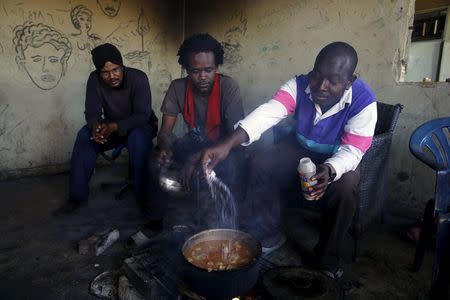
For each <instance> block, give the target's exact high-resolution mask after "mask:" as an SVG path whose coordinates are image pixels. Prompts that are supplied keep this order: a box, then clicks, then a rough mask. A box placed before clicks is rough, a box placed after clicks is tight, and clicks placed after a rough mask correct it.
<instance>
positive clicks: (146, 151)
mask: <svg viewBox="0 0 450 300" xmlns="http://www.w3.org/2000/svg"><path fill="white" fill-rule="evenodd" d="M120 144H125V145H126V147H127V149H128V153H129V161H130V164H129V165H130V168H131V174H132V176H133V180H134V191H135V193H136V197H137V199H138V200H139V201H145V200H146V198H147V195H146V188H145V187H146V185H147V184H148V169H147V162H148V157H149V155H150V152H151V151H152V131H151V129H150V127H139V128H134V129H131V130H130V131H129V132H128V135H126V136H118V135H117V134H111V136H110V137H109V138H108V142H107V143H105V144H103V145H102V144H99V143H96V142H95V141H93V140H91V129H90V128H89V127H88V126H87V125H86V126H84V127H83V128H81V129H80V131H79V132H78V135H77V139H76V141H75V145H74V146H73V152H72V158H71V160H70V187H69V190H70V191H69V197H70V201H74V202H83V201H87V200H88V197H89V181H90V179H91V176H92V172H93V171H94V168H95V162H96V160H97V157H98V155H99V154H100V152H102V151H106V150H109V149H113V148H115V147H116V146H118V145H120Z"/></svg>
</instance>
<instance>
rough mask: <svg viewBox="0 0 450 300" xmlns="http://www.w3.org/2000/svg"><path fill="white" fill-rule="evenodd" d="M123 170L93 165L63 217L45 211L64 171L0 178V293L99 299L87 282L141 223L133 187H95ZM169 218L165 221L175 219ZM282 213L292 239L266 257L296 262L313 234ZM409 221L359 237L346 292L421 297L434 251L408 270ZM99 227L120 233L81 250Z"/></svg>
mask: <svg viewBox="0 0 450 300" xmlns="http://www.w3.org/2000/svg"><path fill="white" fill-rule="evenodd" d="M123 174H126V165H120V164H119V165H116V166H107V167H102V168H99V169H98V170H97V171H96V173H95V174H94V176H93V179H92V183H91V197H90V201H89V205H88V206H87V207H84V208H82V209H80V211H79V212H78V213H77V214H75V215H73V216H70V217H66V218H54V217H52V216H51V212H52V211H53V210H54V209H56V208H57V207H59V206H60V205H62V204H63V203H64V201H65V200H66V199H67V190H68V174H61V175H55V176H43V177H35V178H24V179H20V180H14V181H5V182H0V195H1V199H2V204H3V205H2V209H1V211H0V228H1V232H2V238H1V241H0V299H97V298H96V297H94V296H92V295H90V294H89V290H88V288H89V283H90V282H91V280H92V279H93V278H94V277H95V276H96V275H98V274H100V273H101V272H103V271H106V270H115V269H119V268H120V267H121V266H122V263H123V260H124V259H125V258H127V257H128V256H129V255H130V254H129V252H128V250H127V249H126V247H125V239H126V238H127V237H128V236H129V235H130V234H132V233H133V232H135V231H136V230H137V229H138V228H139V226H140V225H141V224H143V222H144V220H143V219H142V217H141V216H140V213H139V211H138V207H137V205H136V203H135V201H134V199H133V197H132V196H131V194H128V195H127V196H126V197H125V198H124V199H123V200H122V201H115V200H114V199H113V191H106V192H104V191H102V190H101V189H100V183H101V182H104V181H108V180H111V179H120V178H123ZM176 206H177V207H179V206H180V205H179V203H178V204H177V203H176V202H174V203H171V204H170V206H169V211H170V212H171V214H181V213H184V214H185V216H184V217H189V213H186V212H185V211H180V210H178V211H177V209H176V208H175V207H176ZM191 217H192V216H191ZM168 219H169V221H168V222H167V223H168V224H166V225H167V226H171V225H174V223H173V222H172V224H171V221H170V219H171V218H168ZM172 220H173V219H172ZM287 220H288V221H287V222H288V227H289V228H291V230H290V232H289V234H288V236H289V237H290V241H289V242H288V243H287V244H286V245H285V246H283V247H282V248H281V249H280V251H278V252H277V253H273V254H271V256H270V259H271V260H272V261H273V262H275V263H277V264H280V265H290V264H294V263H298V260H299V259H300V257H299V254H298V253H299V252H298V249H299V247H298V245H302V248H303V249H310V248H311V246H312V245H314V242H315V239H316V238H317V237H316V236H315V235H314V234H312V233H313V232H314V231H313V230H309V229H308V228H309V227H308V225H307V224H305V223H301V221H300V220H301V219H300V218H299V217H298V215H297V214H296V211H295V210H290V214H289V218H288V219H287ZM410 221H411V220H406V221H405V220H402V219H399V218H392V217H390V218H387V222H386V224H385V225H384V226H383V227H382V228H380V229H378V230H377V231H372V232H368V233H367V234H366V235H365V236H364V238H363V241H362V249H361V255H360V257H359V259H358V261H357V262H355V263H352V262H351V260H350V258H349V256H350V255H349V254H348V253H347V254H346V258H345V261H344V263H345V264H344V270H345V278H346V279H347V280H352V281H354V282H357V283H358V284H359V285H360V286H359V288H357V289H356V290H355V291H354V292H353V293H352V294H351V295H350V296H349V297H347V298H348V299H386V300H387V299H408V300H409V299H426V295H427V292H428V289H429V282H430V277H431V263H432V254H431V253H429V254H428V255H427V257H426V259H425V262H424V265H423V267H422V270H421V271H420V272H418V273H411V272H410V271H409V270H408V268H409V266H410V263H411V262H412V258H413V255H414V245H413V244H412V243H409V242H407V241H403V240H402V239H401V238H400V235H399V231H400V229H402V228H403V227H404V226H405V225H406V224H407V223H408V222H410ZM104 227H111V228H118V229H119V230H120V232H121V240H120V241H119V242H118V243H116V244H115V245H114V246H113V247H112V248H110V249H108V250H107V251H106V253H105V254H104V255H101V256H98V257H91V256H82V255H79V254H78V252H77V242H78V241H79V240H80V239H83V238H86V237H88V236H89V235H91V234H92V233H93V232H95V231H96V230H98V229H101V228H104ZM350 246H351V244H350V242H349V248H350ZM347 298H346V299H347Z"/></svg>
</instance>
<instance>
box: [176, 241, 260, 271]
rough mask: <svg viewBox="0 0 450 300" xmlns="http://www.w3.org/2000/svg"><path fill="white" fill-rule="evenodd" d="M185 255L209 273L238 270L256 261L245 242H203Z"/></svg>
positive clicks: (188, 248)
mask: <svg viewBox="0 0 450 300" xmlns="http://www.w3.org/2000/svg"><path fill="white" fill-rule="evenodd" d="M183 254H184V256H185V257H186V259H187V260H188V261H189V262H190V263H191V264H193V265H194V266H196V267H199V268H202V269H205V270H208V272H211V271H223V270H233V269H237V268H240V267H243V266H246V265H248V264H249V263H250V262H252V261H253V260H255V256H254V254H252V252H251V250H250V247H248V246H247V245H246V243H245V241H244V240H210V241H201V242H198V243H196V244H194V245H191V246H190V247H187V248H186V249H185V250H184V253H183Z"/></svg>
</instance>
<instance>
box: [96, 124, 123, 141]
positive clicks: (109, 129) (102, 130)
mask: <svg viewBox="0 0 450 300" xmlns="http://www.w3.org/2000/svg"><path fill="white" fill-rule="evenodd" d="M117 129H118V125H117V123H115V122H112V123H99V122H95V123H94V124H93V126H92V135H91V140H94V141H95V142H97V143H99V144H104V143H106V142H107V141H108V137H109V136H110V135H111V133H113V132H115V131H117Z"/></svg>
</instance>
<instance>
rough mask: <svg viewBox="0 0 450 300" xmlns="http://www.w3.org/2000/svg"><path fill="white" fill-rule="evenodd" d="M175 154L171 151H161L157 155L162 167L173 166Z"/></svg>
mask: <svg viewBox="0 0 450 300" xmlns="http://www.w3.org/2000/svg"><path fill="white" fill-rule="evenodd" d="M172 156H173V153H172V151H171V150H170V149H161V148H160V149H159V151H158V153H157V157H156V158H157V160H158V163H159V164H160V165H162V166H165V167H169V166H170V165H171V164H172Z"/></svg>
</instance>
